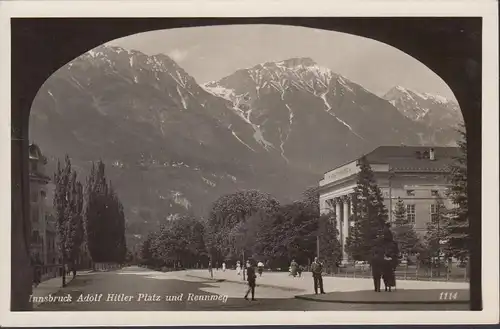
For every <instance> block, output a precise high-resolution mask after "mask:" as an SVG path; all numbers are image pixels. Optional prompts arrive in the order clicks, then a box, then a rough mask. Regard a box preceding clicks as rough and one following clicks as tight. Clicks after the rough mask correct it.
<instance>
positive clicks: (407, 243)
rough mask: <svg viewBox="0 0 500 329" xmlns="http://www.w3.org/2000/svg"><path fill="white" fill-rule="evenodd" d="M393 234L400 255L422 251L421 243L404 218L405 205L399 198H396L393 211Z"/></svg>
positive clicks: (410, 224) (411, 226)
mask: <svg viewBox="0 0 500 329" xmlns="http://www.w3.org/2000/svg"><path fill="white" fill-rule="evenodd" d="M393 232H394V240H395V241H396V242H397V244H398V246H399V250H400V252H401V253H403V254H405V255H411V254H416V253H420V252H421V251H422V242H421V241H420V238H419V237H418V235H417V233H416V232H415V229H414V228H413V225H412V223H410V221H409V220H408V218H407V216H406V205H405V203H404V202H403V200H402V199H401V198H398V202H397V203H396V209H395V210H394V226H393Z"/></svg>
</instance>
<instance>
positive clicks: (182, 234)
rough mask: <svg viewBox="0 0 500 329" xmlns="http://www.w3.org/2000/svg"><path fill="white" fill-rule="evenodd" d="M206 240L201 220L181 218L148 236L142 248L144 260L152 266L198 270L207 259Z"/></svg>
mask: <svg viewBox="0 0 500 329" xmlns="http://www.w3.org/2000/svg"><path fill="white" fill-rule="evenodd" d="M203 237H204V226H203V224H202V223H201V222H200V221H199V220H198V219H196V218H194V217H187V216H185V217H180V218H177V219H174V220H171V221H169V222H168V223H166V224H165V225H163V226H162V227H161V228H160V231H159V232H158V233H152V234H150V235H149V236H148V238H147V239H146V241H145V242H144V244H143V247H142V257H143V259H146V262H147V264H148V265H153V266H169V267H173V268H177V267H178V266H182V267H195V266H196V265H197V264H199V263H200V262H204V261H206V258H207V253H206V247H205V242H204V240H203Z"/></svg>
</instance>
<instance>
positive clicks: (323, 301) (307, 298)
mask: <svg viewBox="0 0 500 329" xmlns="http://www.w3.org/2000/svg"><path fill="white" fill-rule="evenodd" d="M295 298H296V299H302V300H307V301H313V302H319V303H338V304H386V305H390V304H412V305H413V304H425V305H428V304H433V305H442V304H446V305H449V304H469V303H470V302H469V301H468V300H449V301H436V300H431V301H429V300H427V301H424V300H418V301H410V300H404V301H396V300H388V301H385V300H381V301H366V300H345V299H344V300H342V299H318V298H314V297H308V296H301V295H297V296H295Z"/></svg>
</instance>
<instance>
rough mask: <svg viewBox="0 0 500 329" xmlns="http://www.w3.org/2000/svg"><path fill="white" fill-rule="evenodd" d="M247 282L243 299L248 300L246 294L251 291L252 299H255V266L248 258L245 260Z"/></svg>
mask: <svg viewBox="0 0 500 329" xmlns="http://www.w3.org/2000/svg"><path fill="white" fill-rule="evenodd" d="M246 265H247V282H248V290H247V293H246V294H245V299H246V300H248V294H249V293H250V292H251V293H252V300H256V299H255V279H256V278H257V275H255V268H254V267H253V264H252V262H251V261H250V260H248V261H247V264H246Z"/></svg>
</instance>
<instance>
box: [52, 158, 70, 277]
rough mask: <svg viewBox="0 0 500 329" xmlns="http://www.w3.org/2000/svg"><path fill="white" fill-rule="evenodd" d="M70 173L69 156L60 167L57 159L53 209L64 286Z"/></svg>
mask: <svg viewBox="0 0 500 329" xmlns="http://www.w3.org/2000/svg"><path fill="white" fill-rule="evenodd" d="M70 175H71V161H70V159H69V156H68V155H66V157H65V166H64V168H62V167H61V162H60V161H57V169H56V172H55V173H54V184H55V191H54V201H53V203H54V210H55V217H56V226H57V236H58V244H59V251H60V253H61V258H62V268H63V270H62V272H63V273H62V285H63V287H64V286H66V271H64V267H65V265H66V261H67V259H68V254H67V249H66V241H67V233H68V231H67V226H68V219H69V210H70V209H69V202H68V201H69V191H68V190H69V182H70Z"/></svg>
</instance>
